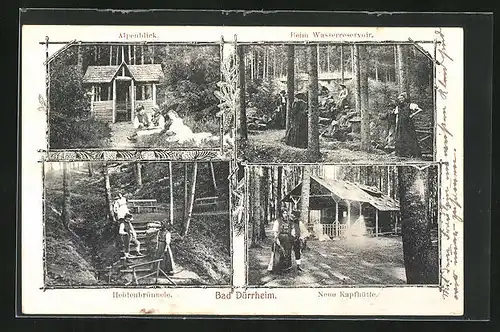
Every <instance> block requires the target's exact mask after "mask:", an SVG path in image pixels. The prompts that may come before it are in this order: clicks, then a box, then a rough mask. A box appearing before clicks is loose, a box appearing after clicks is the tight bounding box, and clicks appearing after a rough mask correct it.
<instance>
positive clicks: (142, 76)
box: [83, 63, 163, 83]
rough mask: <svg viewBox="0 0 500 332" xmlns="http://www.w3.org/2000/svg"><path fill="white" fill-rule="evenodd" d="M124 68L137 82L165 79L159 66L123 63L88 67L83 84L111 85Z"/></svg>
mask: <svg viewBox="0 0 500 332" xmlns="http://www.w3.org/2000/svg"><path fill="white" fill-rule="evenodd" d="M122 66H125V68H127V69H128V72H129V73H130V75H131V77H132V78H133V79H134V81H136V82H159V81H160V79H161V78H162V77H163V70H162V68H161V65H159V64H146V65H127V64H126V63H122V64H120V65H115V66H88V67H87V71H86V72H85V75H84V76H83V82H84V83H110V82H111V81H112V80H113V78H114V77H115V76H116V74H117V73H118V72H119V70H120V69H121V68H122Z"/></svg>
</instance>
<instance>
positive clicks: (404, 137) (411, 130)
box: [394, 92, 422, 158]
mask: <svg viewBox="0 0 500 332" xmlns="http://www.w3.org/2000/svg"><path fill="white" fill-rule="evenodd" d="M395 113H396V133H395V144H394V148H395V153H396V156H399V157H407V158H422V152H421V150H420V145H419V143H418V137H417V132H416V131H415V125H414V124H413V116H412V113H413V111H412V110H411V108H410V102H409V101H408V95H407V94H406V93H405V92H403V93H401V94H400V95H399V96H398V106H397V107H396V110H395Z"/></svg>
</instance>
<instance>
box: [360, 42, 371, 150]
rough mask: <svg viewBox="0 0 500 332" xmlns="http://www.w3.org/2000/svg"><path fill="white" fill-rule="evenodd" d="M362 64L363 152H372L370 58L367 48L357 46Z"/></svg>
mask: <svg viewBox="0 0 500 332" xmlns="http://www.w3.org/2000/svg"><path fill="white" fill-rule="evenodd" d="M357 47H358V48H359V49H358V57H359V62H360V67H359V80H360V83H359V85H360V89H361V150H363V151H369V150H370V145H371V141H370V109H369V105H368V57H367V55H368V54H367V51H366V46H364V45H363V46H357Z"/></svg>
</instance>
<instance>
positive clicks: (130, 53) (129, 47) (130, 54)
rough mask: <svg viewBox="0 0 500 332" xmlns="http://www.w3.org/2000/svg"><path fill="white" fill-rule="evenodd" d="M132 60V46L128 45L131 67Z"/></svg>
mask: <svg viewBox="0 0 500 332" xmlns="http://www.w3.org/2000/svg"><path fill="white" fill-rule="evenodd" d="M131 60H132V52H131V46H130V45H128V64H129V65H131V64H132V62H131Z"/></svg>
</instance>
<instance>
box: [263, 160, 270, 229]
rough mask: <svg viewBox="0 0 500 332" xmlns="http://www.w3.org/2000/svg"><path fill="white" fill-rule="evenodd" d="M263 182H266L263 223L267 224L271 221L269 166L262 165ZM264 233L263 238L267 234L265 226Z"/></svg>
mask: <svg viewBox="0 0 500 332" xmlns="http://www.w3.org/2000/svg"><path fill="white" fill-rule="evenodd" d="M262 173H263V174H262V177H263V179H262V183H263V184H264V191H263V192H262V194H263V197H262V200H263V202H264V221H263V223H262V225H267V224H268V221H269V168H267V167H262ZM262 228H263V229H264V233H263V238H264V237H265V236H266V232H265V228H264V227H262Z"/></svg>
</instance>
